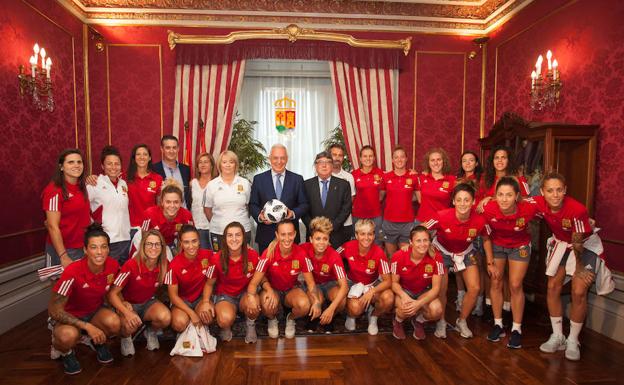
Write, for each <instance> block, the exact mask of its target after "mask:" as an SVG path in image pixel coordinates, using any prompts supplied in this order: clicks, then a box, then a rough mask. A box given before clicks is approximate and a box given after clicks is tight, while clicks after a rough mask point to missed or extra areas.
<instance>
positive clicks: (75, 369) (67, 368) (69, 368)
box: [61, 350, 82, 375]
mask: <svg viewBox="0 0 624 385" xmlns="http://www.w3.org/2000/svg"><path fill="white" fill-rule="evenodd" d="M61 360H62V361H63V371H64V372H65V374H69V375H74V374H78V373H80V372H82V368H81V367H80V362H78V360H77V359H76V354H75V353H74V351H73V350H72V351H70V352H69V353H67V354H66V355H64V356H61Z"/></svg>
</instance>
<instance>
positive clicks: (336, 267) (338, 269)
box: [334, 264, 345, 279]
mask: <svg viewBox="0 0 624 385" xmlns="http://www.w3.org/2000/svg"><path fill="white" fill-rule="evenodd" d="M334 270H335V271H336V277H338V279H343V278H344V277H345V272H344V269H343V268H342V266H340V265H338V264H335V265H334Z"/></svg>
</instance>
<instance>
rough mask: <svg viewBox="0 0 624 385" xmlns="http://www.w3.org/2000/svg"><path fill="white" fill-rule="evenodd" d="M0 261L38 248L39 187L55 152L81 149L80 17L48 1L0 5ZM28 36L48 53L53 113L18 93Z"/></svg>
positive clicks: (27, 54)
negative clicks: (1, 140)
mask: <svg viewBox="0 0 624 385" xmlns="http://www.w3.org/2000/svg"><path fill="white" fill-rule="evenodd" d="M0 36H2V39H0V52H2V55H0V84H2V85H3V87H1V88H0V122H2V124H3V130H4V132H5V134H4V138H5V139H6V140H7V142H5V145H4V146H2V147H1V148H0V170H2V171H0V185H2V186H5V187H4V188H3V189H2V190H1V191H0V201H1V202H2V203H3V206H4V209H3V210H2V221H0V250H1V251H0V265H2V264H5V263H7V262H9V261H15V260H19V259H24V258H28V257H32V256H35V255H39V254H40V253H41V251H42V250H43V245H44V236H45V231H44V230H43V219H44V216H43V212H42V210H41V199H40V194H41V191H42V190H43V188H44V187H45V185H46V184H47V183H48V181H49V179H50V176H51V174H52V171H53V169H54V165H55V164H56V162H57V157H58V154H59V153H60V152H61V151H62V149H64V148H67V147H76V145H78V146H80V147H81V148H83V149H84V148H86V139H85V138H86V131H85V113H84V96H83V95H84V83H83V79H84V72H83V54H82V23H80V22H79V21H78V20H77V19H75V18H74V17H73V16H72V15H71V14H69V13H68V12H67V11H66V10H65V9H64V8H61V7H60V6H59V5H57V3H56V2H53V1H43V0H41V1H35V0H31V1H21V0H15V1H5V2H3V4H2V7H1V8H0ZM35 42H37V43H39V45H40V46H42V47H45V49H46V52H47V53H48V56H50V57H51V58H52V62H53V64H52V83H53V86H54V101H55V103H56V107H55V110H54V112H51V113H50V112H41V111H38V110H36V109H34V108H33V107H32V105H31V103H30V100H29V99H27V98H24V99H21V98H20V97H19V88H18V82H17V74H18V66H19V65H20V64H22V65H24V66H26V68H27V71H28V72H30V66H29V63H28V60H29V58H30V56H31V55H32V54H33V50H32V48H33V45H34V44H35Z"/></svg>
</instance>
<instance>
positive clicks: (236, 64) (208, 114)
mask: <svg viewBox="0 0 624 385" xmlns="http://www.w3.org/2000/svg"><path fill="white" fill-rule="evenodd" d="M244 71H245V60H235V61H233V62H231V63H227V64H206V65H199V64H194V65H192V64H178V65H177V67H176V88H175V102H174V110H173V135H175V136H176V137H178V138H179V140H180V145H181V146H182V150H183V152H182V153H183V160H182V162H183V163H184V164H187V165H189V166H192V165H193V164H194V161H195V158H196V156H197V155H198V154H200V153H202V152H205V151H207V152H209V153H212V155H213V156H214V157H215V159H216V158H217V156H219V154H220V153H221V152H222V151H224V150H226V149H227V147H228V144H229V142H230V138H231V136H232V119H233V116H234V112H235V106H236V100H237V97H238V95H239V93H240V89H241V85H242V84H243V74H244ZM191 170H193V167H191Z"/></svg>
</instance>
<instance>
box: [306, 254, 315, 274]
mask: <svg viewBox="0 0 624 385" xmlns="http://www.w3.org/2000/svg"><path fill="white" fill-rule="evenodd" d="M305 262H306V265H307V266H308V272H311V271H314V266H313V265H312V261H310V259H309V258H308V257H305Z"/></svg>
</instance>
